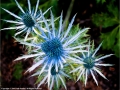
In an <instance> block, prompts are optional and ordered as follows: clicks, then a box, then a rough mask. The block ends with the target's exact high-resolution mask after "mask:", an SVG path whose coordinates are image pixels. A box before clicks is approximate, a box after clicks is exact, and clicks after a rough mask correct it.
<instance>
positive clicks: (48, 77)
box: [31, 65, 70, 90]
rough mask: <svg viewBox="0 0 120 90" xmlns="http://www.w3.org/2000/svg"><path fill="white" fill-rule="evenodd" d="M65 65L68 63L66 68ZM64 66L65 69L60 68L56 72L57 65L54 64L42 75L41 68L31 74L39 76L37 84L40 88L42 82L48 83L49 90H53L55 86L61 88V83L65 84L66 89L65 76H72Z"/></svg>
mask: <svg viewBox="0 0 120 90" xmlns="http://www.w3.org/2000/svg"><path fill="white" fill-rule="evenodd" d="M65 67H66V65H64V68H65ZM64 68H63V69H60V68H59V69H58V71H57V72H56V70H55V66H53V67H52V68H51V69H50V68H49V67H47V68H46V69H45V70H44V72H43V73H42V74H41V75H40V76H39V73H40V71H41V69H39V70H38V71H37V72H36V73H34V74H33V75H31V76H38V79H37V81H36V83H38V86H37V87H38V88H39V87H40V86H41V85H42V84H45V83H47V85H48V88H49V90H53V89H52V87H53V86H54V87H56V88H57V89H59V87H60V86H61V85H63V86H64V88H65V89H66V85H65V78H70V76H69V75H67V74H66V73H65V70H64Z"/></svg>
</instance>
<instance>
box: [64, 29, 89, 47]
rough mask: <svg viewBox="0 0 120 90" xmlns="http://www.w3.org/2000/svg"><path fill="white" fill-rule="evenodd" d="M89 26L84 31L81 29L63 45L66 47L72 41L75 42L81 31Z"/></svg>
mask: <svg viewBox="0 0 120 90" xmlns="http://www.w3.org/2000/svg"><path fill="white" fill-rule="evenodd" d="M88 29H89V28H85V29H83V30H82V31H79V32H78V33H77V34H76V35H75V36H73V37H72V38H71V39H70V40H68V41H67V42H66V43H65V44H64V45H63V46H64V47H66V46H68V45H70V44H71V43H73V42H74V41H75V40H76V39H78V37H79V36H80V34H81V33H83V32H84V31H86V30H88Z"/></svg>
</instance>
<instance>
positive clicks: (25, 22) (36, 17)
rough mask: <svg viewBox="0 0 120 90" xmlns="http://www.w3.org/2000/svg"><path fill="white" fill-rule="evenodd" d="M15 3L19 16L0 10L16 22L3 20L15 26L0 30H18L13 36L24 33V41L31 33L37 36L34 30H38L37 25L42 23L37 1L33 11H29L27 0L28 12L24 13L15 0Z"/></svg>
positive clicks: (29, 6) (29, 5)
mask: <svg viewBox="0 0 120 90" xmlns="http://www.w3.org/2000/svg"><path fill="white" fill-rule="evenodd" d="M15 2H16V4H17V6H18V8H19V9H20V11H21V15H20V16H18V15H16V14H14V13H12V12H10V11H8V10H7V9H4V8H2V9H3V10H4V11H6V12H7V13H9V14H10V15H12V16H13V17H15V18H16V19H17V20H16V21H13V20H4V21H6V22H8V23H13V24H16V26H15V27H9V28H3V29H1V30H12V29H16V30H19V31H18V32H17V33H16V34H15V36H16V35H19V34H21V33H22V32H26V33H27V34H26V36H25V41H26V39H27V37H28V35H29V34H30V33H31V31H32V32H34V33H36V34H38V33H37V31H36V28H39V27H40V26H39V23H41V22H42V19H41V13H40V11H38V5H39V0H37V4H36V8H35V10H34V9H31V4H30V0H27V2H28V10H26V11H25V10H23V8H22V7H21V6H20V4H19V3H18V2H17V0H15ZM48 10H49V9H48ZM48 10H46V11H45V12H44V14H46V13H47V12H48Z"/></svg>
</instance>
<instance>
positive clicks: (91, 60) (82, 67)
mask: <svg viewBox="0 0 120 90" xmlns="http://www.w3.org/2000/svg"><path fill="white" fill-rule="evenodd" d="M101 45H102V43H101V44H100V45H99V46H98V47H97V49H96V50H93V47H92V48H91V49H90V42H89V46H88V47H87V50H88V51H87V53H83V52H82V57H79V56H77V55H74V56H75V57H76V61H75V63H77V64H78V66H77V68H75V69H74V70H72V71H71V72H70V73H72V72H78V74H79V75H78V79H77V81H78V80H79V79H80V78H81V77H82V76H83V77H84V78H85V85H86V83H87V79H88V76H89V74H91V75H92V77H93V79H94V80H95V83H96V84H97V85H98V82H97V80H96V78H95V73H98V74H99V75H100V76H102V77H103V78H104V79H107V78H106V77H105V76H104V75H103V74H102V72H101V70H100V66H112V64H104V63H102V61H101V60H102V59H104V58H107V57H110V56H111V55H113V54H109V55H105V56H97V55H96V53H97V51H98V50H99V49H100V47H101ZM92 46H93V45H92ZM81 62H82V63H81Z"/></svg>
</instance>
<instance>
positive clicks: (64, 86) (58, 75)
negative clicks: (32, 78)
mask: <svg viewBox="0 0 120 90" xmlns="http://www.w3.org/2000/svg"><path fill="white" fill-rule="evenodd" d="M58 76H59V78H60V80H61V81H62V84H63V85H64V87H65V89H67V88H66V85H65V82H64V80H63V79H62V77H61V76H60V75H58Z"/></svg>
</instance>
